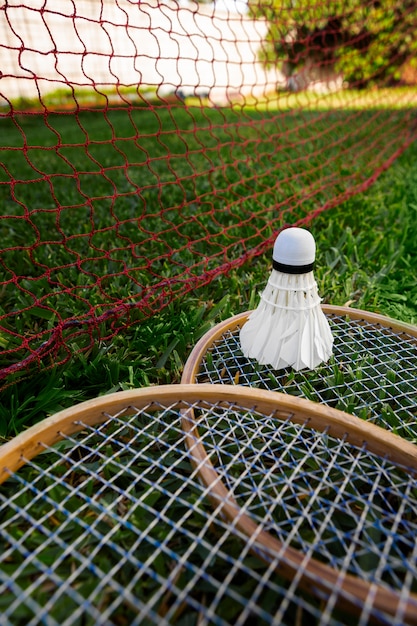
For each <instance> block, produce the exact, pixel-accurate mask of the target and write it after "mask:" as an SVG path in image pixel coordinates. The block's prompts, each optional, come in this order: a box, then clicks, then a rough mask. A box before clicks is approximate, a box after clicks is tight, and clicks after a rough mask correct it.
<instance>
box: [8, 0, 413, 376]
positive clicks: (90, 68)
mask: <svg viewBox="0 0 417 626" xmlns="http://www.w3.org/2000/svg"><path fill="white" fill-rule="evenodd" d="M385 1H386V0H385ZM240 4H242V6H240ZM275 4H276V10H275V11H272V12H271V11H270V10H269V4H267V3H263V2H261V0H259V2H251V3H250V10H249V11H246V12H245V11H243V12H242V11H239V10H236V9H239V8H240V9H245V8H246V9H247V6H246V5H245V4H244V3H238V2H236V3H231V5H230V6H229V10H227V11H225V10H221V9H220V8H219V7H217V4H216V7H214V8H213V6H214V5H207V4H204V3H201V4H194V3H189V4H183V3H180V4H178V3H176V2H170V1H167V2H157V1H155V2H154V1H153V0H152V1H150V2H140V3H133V2H128V1H126V0H123V1H118V2H113V0H99V1H92V0H80V1H79V2H78V1H77V3H73V2H69V1H68V2H67V1H65V2H60V3H59V5H57V3H55V2H52V1H50V0H48V1H45V2H43V3H33V2H31V3H29V2H24V1H23V2H22V1H20V0H19V1H17V0H8V1H7V2H4V3H2V4H1V6H0V53H1V61H2V63H1V74H0V124H1V133H0V134H1V139H0V202H1V205H2V212H1V213H2V214H1V216H0V233H1V249H0V267H1V276H0V289H1V293H2V302H1V304H0V346H1V348H2V359H1V362H0V379H1V380H3V381H5V380H10V377H12V376H13V375H14V374H16V373H19V372H25V371H28V369H29V368H31V367H32V366H33V367H35V368H39V367H43V368H45V367H47V366H51V365H56V364H58V363H62V362H64V361H66V360H67V359H68V358H70V356H71V355H72V354H74V353H76V352H81V351H85V350H88V349H90V348H92V347H93V346H94V345H95V344H96V342H98V341H100V340H107V339H111V337H113V336H114V335H115V334H117V333H118V332H120V331H121V330H122V329H124V328H126V327H128V326H129V325H131V324H133V323H136V322H138V321H142V320H143V319H145V318H146V317H150V316H152V315H153V314H154V312H155V311H160V310H161V309H163V308H164V307H166V306H167V305H168V304H169V303H170V302H172V301H173V300H175V299H177V298H179V297H180V296H182V295H184V294H186V293H188V292H190V291H191V290H194V289H196V288H198V287H199V286H201V285H205V284H208V283H210V282H211V281H212V280H214V279H215V278H216V277H218V276H220V275H223V274H226V273H227V272H229V271H231V270H232V269H233V268H239V267H241V266H242V265H243V264H244V263H246V262H247V261H248V260H250V259H252V258H254V257H256V256H258V255H260V254H261V253H262V252H264V251H266V250H269V249H270V246H271V242H272V241H273V239H274V237H275V235H276V232H277V231H278V230H279V229H280V228H282V227H283V226H284V225H286V224H288V223H293V224H299V225H301V224H308V223H309V222H310V221H311V220H312V219H314V216H315V215H317V213H320V212H322V211H325V210H327V209H329V208H331V207H334V206H336V205H339V204H340V203H342V202H343V201H345V200H347V199H348V198H349V197H351V196H353V195H355V194H357V193H360V192H362V191H364V190H366V189H367V188H368V187H369V186H370V185H371V184H372V183H373V182H374V181H375V180H376V179H377V178H378V177H379V176H380V174H381V173H382V172H383V171H385V170H386V169H387V168H388V167H390V165H391V164H392V163H393V161H394V160H395V159H396V158H397V157H398V156H399V155H400V154H402V153H403V152H404V150H406V148H407V147H408V146H409V145H410V144H411V143H412V142H413V141H414V138H415V95H414V92H413V90H412V89H391V88H388V87H387V85H390V84H391V83H390V81H389V80H388V78H387V77H388V75H389V77H390V80H391V82H394V83H395V84H397V83H398V82H399V81H400V82H401V81H403V83H404V81H405V80H406V75H407V76H411V75H412V71H411V69H412V68H410V67H409V68H408V70H407V71H408V74H407V72H406V71H405V69H404V68H403V59H402V56H401V54H400V52H399V49H398V50H397V49H396V48H395V46H393V45H391V44H390V45H388V44H386V46H385V47H382V48H379V52H380V56H378V59H379V58H380V57H381V58H382V59H383V61H379V65H378V69H377V70H376V69H374V70H372V68H371V75H368V78H367V80H368V84H369V85H371V84H373V83H376V84H377V85H378V87H379V88H378V89H374V90H364V89H363V86H364V85H363V79H362V80H359V78H357V77H356V78H355V75H354V73H352V72H350V74H349V85H348V86H349V89H345V88H344V87H343V89H342V88H340V84H339V83H340V80H339V78H340V76H339V77H337V76H334V75H333V74H334V72H333V74H332V72H330V74H329V71H328V70H329V61H328V59H327V57H326V59H327V60H323V59H318V58H317V51H318V49H319V48H318V46H319V43H320V42H322V43H323V42H327V44H326V45H328V46H329V47H328V48H327V53H330V54H331V55H334V54H336V52H343V50H345V51H348V52H349V51H351V49H355V45H356V44H358V43H359V40H360V42H361V45H362V44H363V45H365V43H366V41H367V40H366V37H364V38H362V34H361V36H360V37H359V38H358V36H357V35H353V34H352V35H351V37H350V39H349V36H348V35H349V33H344V47H343V46H342V47H341V48H340V49H339V48H338V49H337V50H336V49H335V48H334V46H333V47H332V45H330V44H329V37H328V36H326V33H327V30H328V31H329V32H328V33H327V34H328V35H329V36H333V35H334V34H335V31H334V23H333V22H332V23H330V22H329V24H328V27H326V20H327V18H328V17H329V16H328V15H327V13H326V11H327V8H325V7H326V6H327V5H325V3H322V2H320V3H318V2H317V3H315V6H316V9H317V10H316V12H314V11H312V10H309V12H308V16H307V17H308V19H309V20H310V22H309V29H310V31H311V34H312V37H311V38H310V39H309V38H305V39H304V42H305V49H304V52H303V54H302V55H301V53H300V52H299V59H300V67H298V69H297V72H296V73H294V72H292V73H291V75H290V76H289V75H286V74H285V72H284V70H285V67H287V69H288V63H287V64H286V61H288V60H290V61H291V63H292V64H293V62H294V58H293V57H294V54H293V53H294V51H296V50H298V51H299V44H300V42H297V41H293V44H291V41H292V40H291V37H289V35H291V33H293V29H291V28H290V22H291V20H297V19H298V17H297V16H298V13H297V10H296V9H295V8H293V9H292V8H291V7H290V6H288V3H287V2H284V0H282V2H277V3H275ZM298 4H299V3H298ZM379 4H380V3H379ZM406 4H407V6H405V5H404V3H403V4H402V15H403V19H402V20H397V21H394V23H393V24H388V23H387V22H385V21H384V20H383V19H382V18H381V11H380V10H379V12H378V8H377V7H376V5H375V2H373V1H372V2H371V1H367V2H361V3H357V5H356V4H355V3H353V6H354V7H355V6H357V11H358V20H359V22H360V24H361V25H362V26H363V24H364V21H363V12H364V11H365V12H366V11H368V12H370V15H371V17H372V25H373V27H374V26H375V28H376V26H377V31H378V42H379V44H380V43H381V41H386V42H388V41H390V42H394V41H395V42H398V40H401V42H404V41H415V39H416V38H415V37H414V36H413V33H414V30H413V29H414V24H413V20H412V19H411V18H412V17H413V11H412V8H410V6H409V5H408V3H406ZM309 5H311V2H310V3H309ZM339 5H340V3H338V5H337V6H338V7H339ZM329 6H332V5H329ZM339 8H340V7H339ZM355 10H356V9H355ZM323 11H324V13H325V14H323V15H322V12H323ZM353 13H354V12H353ZM307 17H306V19H307ZM342 17H344V18H346V19H347V20H349V19H350V20H351V19H352V14H351V13H350V12H348V11H346V12H345V15H344V16H342ZM284 18H285V20H284ZM374 18H375V19H374ZM326 28H327V30H326ZM387 28H388V30H387ZM285 29H286V30H285ZM352 29H353V30H352V33H356V31H357V28H356V27H354V24H353V26H352ZM378 29H379V30H378ZM384 29H385V30H384ZM390 29H391V30H390ZM287 31H288V32H287ZM271 33H274V41H276V42H277V43H278V42H281V44H282V46H281V47H282V50H281V51H280V53H279V54H280V55H281V56H280V57H279V58H278V57H277V59H276V60H277V63H274V64H273V66H271V65H270V64H269V65H265V60H266V51H267V49H268V50H270V43H271ZM313 34H314V36H313ZM368 35H369V33H368ZM384 37H385V39H384ZM379 44H378V45H379ZM320 45H321V44H320ZM363 45H362V48H363ZM352 46H353V48H352ZM319 47H320V46H319ZM385 53H386V54H385ZM282 55H283V56H282ZM300 55H301V56H300ZM303 55H304V56H303ZM381 55H382V56H381ZM371 56H372V55H371ZM268 58H269V57H268ZM355 58H356V60H357V62H358V63H359V61H360V63H362V62H363V59H364V58H365V57H364V52H363V49H362V53H361V55H360V58H359V57H355ZM268 62H270V58H269V61H268ZM306 66H308V67H309V68H310V70H309V72H310V74H309V78H308V84H305V85H304V87H305V89H304V90H303V91H302V92H299V91H297V89H298V87H296V86H295V87H294V85H296V84H297V81H296V74H297V75H298V76H299V75H300V73H301V74H302V72H303V68H304V69H305V67H306ZM291 67H292V66H291ZM360 67H362V65H360ZM390 68H392V69H393V70H398V72H399V74H398V72H397V74H398V76H396V75H394V74H393V73H392V72H390ZM401 68H402V69H401ZM362 69H363V67H362ZM368 69H369V68H368ZM345 72H347V69H346V70H345ZM410 72H411V74H410ZM368 74H369V72H368ZM290 78H292V79H293V81H292V83H291V81H290V80H289V79H290ZM305 78H306V75H305V72H304V78H303V80H305ZM345 78H346V79H347V78H348V74H346V75H345ZM338 80H339V83H338V82H337V81H338ZM338 85H339V87H338ZM359 87H360V88H361V89H360V90H358V88H359Z"/></svg>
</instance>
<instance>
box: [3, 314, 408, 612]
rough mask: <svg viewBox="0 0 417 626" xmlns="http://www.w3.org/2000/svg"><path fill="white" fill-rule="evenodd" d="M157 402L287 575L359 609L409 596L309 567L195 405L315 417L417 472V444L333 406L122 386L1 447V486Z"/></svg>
mask: <svg viewBox="0 0 417 626" xmlns="http://www.w3.org/2000/svg"><path fill="white" fill-rule="evenodd" d="M237 317H238V318H239V319H237V320H236V323H237V324H238V323H241V321H242V317H243V316H237ZM228 327H230V325H228ZM152 403H155V411H157V410H158V407H160V406H161V405H162V406H172V405H173V406H175V407H176V409H177V410H180V411H181V420H182V428H183V431H184V433H185V438H186V445H187V447H188V450H189V453H190V457H191V458H190V460H191V464H192V465H193V467H194V468H195V470H196V472H197V473H198V476H199V478H200V480H201V481H202V483H203V485H205V487H206V488H207V496H208V497H209V499H210V500H211V502H212V504H213V505H214V506H215V508H216V512H217V514H218V515H222V517H223V518H226V519H228V520H229V521H230V522H231V523H232V524H233V525H234V526H235V527H236V528H237V529H238V530H239V531H241V532H242V533H244V535H245V536H246V537H248V539H249V541H250V545H251V549H252V551H253V552H254V553H255V554H257V555H258V556H259V557H261V558H262V559H263V560H265V561H266V562H267V563H271V561H273V562H274V564H276V569H277V571H279V572H280V573H281V574H283V575H284V576H285V577H286V578H287V579H290V580H291V579H293V578H294V577H295V576H296V575H299V574H300V572H302V574H301V576H300V581H299V584H300V587H303V588H306V589H307V590H310V591H311V590H312V589H313V590H314V591H315V594H316V595H319V597H328V596H329V595H330V594H331V593H332V591H333V590H334V588H335V587H337V588H338V589H340V590H341V591H342V592H343V593H342V596H341V602H340V606H342V607H346V608H347V609H349V611H351V612H353V613H356V612H358V611H360V610H361V608H362V607H363V606H364V605H365V604H366V603H369V602H371V604H372V609H373V611H377V612H378V611H383V612H385V613H386V614H390V615H395V613H396V611H397V608H398V606H399V603H400V602H401V597H400V593H399V592H397V591H396V590H390V589H387V588H385V587H384V588H382V587H379V586H378V585H376V584H373V583H369V582H367V581H363V580H361V579H359V578H357V577H355V576H353V575H351V574H345V573H344V574H343V575H342V576H341V574H340V572H338V571H337V570H336V569H334V568H332V567H331V566H328V565H326V564H324V563H321V562H319V561H317V560H316V559H314V558H312V559H309V561H308V563H307V565H306V564H305V555H304V554H302V553H301V552H299V551H298V550H296V549H295V548H292V547H290V546H285V545H284V544H283V543H282V542H280V541H279V540H278V539H277V538H275V537H273V536H272V535H271V534H269V533H268V532H267V531H265V530H263V529H262V528H260V527H259V526H258V524H257V523H256V522H255V521H254V520H253V519H252V518H251V517H250V516H249V515H247V514H246V513H244V512H243V511H242V510H241V508H240V507H239V506H238V504H237V503H236V501H235V500H234V498H233V496H232V495H231V494H230V492H229V491H228V489H227V487H226V486H225V485H224V483H223V482H222V480H221V478H220V476H219V474H218V473H217V471H216V468H215V467H214V466H213V464H212V463H211V461H210V459H209V458H208V455H207V453H206V450H205V448H204V444H203V442H202V440H201V437H200V435H199V431H198V418H196V416H195V412H194V410H193V408H190V403H198V404H201V407H202V408H204V406H205V407H206V408H207V407H209V406H212V405H213V403H215V404H216V405H221V406H224V407H227V406H229V405H230V404H232V405H236V406H238V407H241V408H242V409H244V410H248V411H260V412H262V413H263V414H265V415H268V416H273V418H274V419H278V420H280V419H281V420H286V419H288V416H289V415H291V420H292V421H293V422H295V423H299V424H306V423H307V424H309V425H310V426H312V427H314V428H315V429H317V430H319V431H325V432H326V433H328V434H329V435H332V436H335V437H339V438H343V439H344V440H346V441H347V442H348V443H351V444H353V445H355V446H359V447H362V446H363V445H364V443H366V446H367V449H368V450H369V451H370V452H374V453H376V454H379V455H382V456H384V457H388V458H389V459H390V460H391V461H393V462H394V463H398V464H400V465H401V466H404V467H406V468H408V471H410V472H411V473H412V474H417V446H415V445H413V444H412V443H410V442H408V441H405V440H403V439H402V438H401V437H399V436H397V435H395V434H393V433H391V432H388V431H385V430H384V429H382V428H380V427H379V426H376V425H374V424H372V423H368V422H365V421H363V420H361V419H360V418H358V417H355V416H352V415H350V414H348V413H343V412H342V411H339V410H336V409H333V408H331V407H328V406H326V405H322V404H317V403H314V402H311V401H310V400H306V399H304V398H299V397H294V396H290V395H288V394H283V393H279V392H274V391H268V390H261V389H256V388H249V387H243V386H239V385H221V384H220V385H217V384H178V385H164V386H160V387H146V388H142V389H135V390H129V391H122V392H117V393H113V394H109V395H106V396H101V397H99V398H94V399H92V400H88V401H86V402H83V403H80V404H79V405H76V406H75V407H70V408H68V409H64V410H63V411H60V412H59V413H57V414H55V415H53V416H51V417H49V418H46V419H45V420H43V421H42V422H40V423H39V424H36V425H34V426H32V427H31V428H29V429H28V430H27V431H25V432H23V433H21V434H20V435H18V436H17V437H15V438H14V439H13V440H11V441H9V442H7V443H6V444H4V445H3V446H1V447H0V484H1V483H2V482H4V481H5V480H7V478H8V477H9V476H10V475H11V474H12V473H13V472H16V471H17V470H18V469H19V468H20V467H22V466H23V465H24V464H25V463H26V461H27V460H30V459H32V458H34V457H35V456H36V455H37V454H39V453H40V452H43V451H45V446H52V445H54V444H55V443H57V442H58V441H60V440H61V439H62V438H63V437H64V436H65V435H73V434H75V433H77V432H79V431H81V430H83V428H84V427H85V425H91V426H95V425H98V424H100V423H103V422H105V421H107V420H109V419H110V420H111V415H112V414H113V415H115V414H117V413H120V412H122V411H124V412H126V413H129V412H132V413H135V412H138V411H140V410H141V409H143V408H145V407H147V410H150V408H149V405H151V404H152ZM403 605H404V606H402V609H403V616H404V620H405V621H406V622H407V623H410V624H417V595H416V594H410V597H409V598H408V599H407V600H406V601H405V602H404V601H403Z"/></svg>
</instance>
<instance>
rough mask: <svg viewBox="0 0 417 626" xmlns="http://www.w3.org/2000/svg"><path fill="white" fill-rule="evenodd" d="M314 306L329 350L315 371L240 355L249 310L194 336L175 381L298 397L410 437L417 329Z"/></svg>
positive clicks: (415, 436)
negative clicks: (327, 330)
mask: <svg viewBox="0 0 417 626" xmlns="http://www.w3.org/2000/svg"><path fill="white" fill-rule="evenodd" d="M322 308H323V311H324V313H325V314H326V316H327V318H328V320H329V323H330V327H331V330H332V333H333V336H334V345H333V352H334V354H333V356H332V357H331V358H330V360H329V361H328V363H324V364H322V365H320V366H319V367H318V368H316V369H315V370H312V371H308V370H303V371H300V372H294V371H292V370H290V369H288V370H280V371H275V370H274V369H273V368H271V367H270V366H268V365H258V364H257V363H256V362H255V361H254V360H251V359H247V358H245V357H244V356H243V354H242V351H241V349H240V342H239V331H240V328H241V327H242V326H243V324H244V323H245V322H246V320H247V318H248V316H249V313H250V312H244V313H241V314H238V315H236V316H234V317H232V318H229V319H227V320H225V321H224V322H221V323H220V324H218V325H216V326H215V327H213V328H212V329H211V330H210V331H209V332H208V333H206V334H205V335H204V336H203V337H202V338H201V339H200V341H199V342H198V343H197V344H196V345H195V347H194V349H193V351H192V352H191V354H190V356H189V358H188V360H187V363H186V364H185V367H184V372H183V376H182V380H181V382H182V383H185V384H186V383H207V382H211V383H223V384H239V385H245V386H251V387H257V388H261V389H271V390H274V391H279V392H283V393H288V394H291V395H296V396H301V397H304V398H307V399H310V400H313V401H315V402H319V403H322V404H326V405H328V406H332V407H334V408H338V409H340V410H343V411H346V412H348V413H352V414H355V415H357V416H359V417H362V418H363V419H366V420H369V421H373V422H375V423H377V424H378V425H380V426H382V427H384V428H386V429H388V430H392V431H394V432H395V433H397V434H399V435H401V436H402V437H404V438H405V439H408V440H410V441H414V442H417V425H416V422H417V375H416V372H417V327H416V326H412V325H410V324H405V323H402V322H399V321H396V320H392V319H390V318H388V317H385V316H383V315H378V314H375V313H370V312H367V311H362V310H359V309H351V308H348V307H340V306H330V305H323V306H322Z"/></svg>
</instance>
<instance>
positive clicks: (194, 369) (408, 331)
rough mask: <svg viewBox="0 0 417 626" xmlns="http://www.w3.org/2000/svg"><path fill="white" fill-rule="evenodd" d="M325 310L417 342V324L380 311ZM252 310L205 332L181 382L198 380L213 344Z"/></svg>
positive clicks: (329, 307)
mask: <svg viewBox="0 0 417 626" xmlns="http://www.w3.org/2000/svg"><path fill="white" fill-rule="evenodd" d="M321 308H322V310H323V312H324V313H325V314H326V315H339V316H346V317H349V318H350V319H352V320H355V321H357V322H363V323H372V324H375V325H377V326H381V327H382V328H386V329H387V330H393V331H394V332H396V333H398V334H399V335H400V336H407V338H409V337H410V336H411V337H414V338H415V340H416V344H417V326H413V325H412V324H406V323H405V322H399V321H398V320H394V319H391V318H390V317H386V316H385V315H380V314H379V313H370V312H369V311H364V310H362V309H351V308H350V307H347V306H336V305H330V304H322V306H321ZM251 312H252V311H244V312H243V313H238V314H237V315H234V316H233V317H229V318H228V319H226V320H224V321H223V322H220V323H219V324H216V326H213V328H211V329H210V330H209V331H207V333H205V334H204V335H203V336H202V337H201V339H200V340H199V341H198V342H197V343H196V344H195V346H194V348H193V350H192V351H191V353H190V355H189V357H188V359H187V362H186V363H185V366H184V370H183V374H182V377H181V383H183V384H190V383H191V384H192V383H195V382H196V381H197V376H198V374H199V371H200V365H201V362H202V360H203V358H204V356H205V355H206V353H207V352H208V350H209V349H210V348H211V346H212V345H213V344H214V343H215V342H216V341H217V340H219V339H221V337H222V336H223V335H224V333H225V332H226V331H233V330H235V329H236V328H237V327H238V326H243V324H244V323H245V322H246V321H247V319H248V317H249V315H250V314H251Z"/></svg>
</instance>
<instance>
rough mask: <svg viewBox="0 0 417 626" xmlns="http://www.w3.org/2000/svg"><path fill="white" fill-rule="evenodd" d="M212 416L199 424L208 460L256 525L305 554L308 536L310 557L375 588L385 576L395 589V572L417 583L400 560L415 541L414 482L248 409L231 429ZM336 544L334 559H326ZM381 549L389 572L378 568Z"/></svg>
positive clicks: (383, 462) (383, 463) (364, 454)
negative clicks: (342, 569)
mask: <svg viewBox="0 0 417 626" xmlns="http://www.w3.org/2000/svg"><path fill="white" fill-rule="evenodd" d="M230 413H231V411H230V409H229V413H228V415H230ZM232 414H233V413H232ZM211 417H212V419H211V422H210V423H205V422H204V421H203V417H200V418H199V419H198V424H199V436H200V437H201V439H202V441H203V444H204V447H205V449H206V451H207V454H208V456H209V458H210V459H211V461H212V462H213V458H214V456H215V458H216V461H215V465H216V470H217V472H218V474H219V475H220V477H221V478H222V480H223V482H224V483H225V484H226V485H227V487H228V490H229V493H230V494H231V495H232V496H233V497H234V498H235V499H236V500H238V502H239V505H240V510H241V511H244V512H245V513H248V514H249V515H250V516H251V517H252V518H253V519H255V520H256V522H257V523H258V524H259V525H260V526H262V527H263V528H264V529H266V530H268V532H271V533H274V534H275V535H276V536H277V537H278V538H279V540H280V541H281V542H283V543H284V544H288V545H290V544H291V545H294V544H299V545H297V548H299V549H301V550H302V551H303V552H308V551H309V550H310V544H309V542H308V541H305V542H303V543H300V539H302V538H303V537H304V536H307V537H309V536H310V534H312V533H313V536H314V541H312V544H313V545H314V546H315V550H316V555H319V556H321V557H322V558H324V560H326V561H327V562H329V563H330V564H331V565H332V566H334V567H338V568H339V567H343V566H344V563H346V562H348V563H349V567H350V570H351V571H353V573H354V574H355V575H360V576H361V577H362V578H365V579H370V580H373V581H374V582H378V583H380V582H382V581H383V575H382V574H384V575H388V577H391V576H392V577H393V578H394V580H393V582H394V583H396V584H397V585H401V584H402V580H400V579H399V578H398V577H397V574H396V571H397V570H399V571H404V572H407V571H411V572H412V574H413V576H414V577H415V578H416V579H417V564H416V562H415V561H414V562H413V561H411V562H409V561H408V559H407V558H406V557H405V555H404V551H412V550H413V548H414V546H415V543H416V537H417V505H416V501H415V500H414V499H413V494H415V495H417V494H416V489H417V481H416V479H415V477H414V476H412V475H411V476H410V474H409V473H407V472H405V471H401V470H400V469H399V468H398V467H396V466H395V465H394V464H392V463H391V462H390V461H389V460H387V459H383V458H382V459H381V458H380V457H378V456H376V455H373V454H372V453H370V452H369V451H368V450H367V449H366V446H364V447H363V449H357V448H353V447H352V446H349V445H348V444H346V443H345V442H344V441H343V440H338V439H335V438H333V437H331V436H329V435H328V434H327V433H326V432H324V433H318V432H317V431H314V430H312V429H310V428H307V427H306V426H304V425H296V424H294V423H293V422H292V421H291V420H287V421H284V422H282V423H281V424H280V425H279V426H277V427H275V428H274V425H273V423H272V422H271V419H270V417H269V416H267V417H265V416H263V415H260V414H257V413H256V412H255V411H254V410H252V411H250V412H248V413H247V414H246V415H244V416H242V414H240V415H239V419H237V418H235V416H234V415H233V418H232V424H231V425H230V426H228V425H226V426H225V419H224V416H220V417H219V418H218V421H217V422H216V421H213V415H212V416H211ZM243 418H245V419H243ZM254 425H256V426H254ZM265 441H267V442H268V443H267V445H265V444H262V443H261V444H260V442H265ZM399 526H401V528H399ZM378 538H379V541H378ZM394 538H397V542H395V541H394ZM336 544H337V548H338V552H340V555H335V554H332V551H331V547H332V546H333V548H334V546H335V545H336ZM329 547H330V548H329ZM389 548H390V550H389ZM387 550H389V556H390V562H391V565H390V563H388V562H387V563H386V566H385V567H383V562H384V558H385V556H386V555H385V552H386V551H387ZM373 561H377V562H378V568H376V569H375V567H374V565H375V563H372V562H373ZM366 562H368V564H369V569H370V571H369V572H368V571H367V569H366V568H365V567H364V565H366ZM371 564H372V568H371ZM394 564H395V567H394V566H393V565H394ZM372 576H375V579H372Z"/></svg>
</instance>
